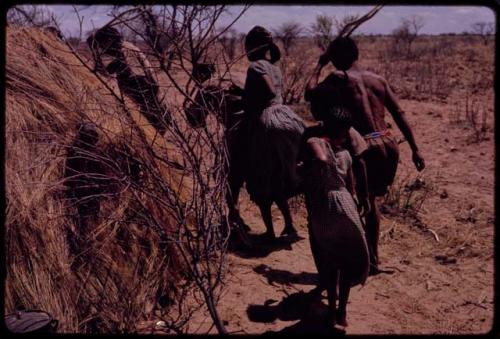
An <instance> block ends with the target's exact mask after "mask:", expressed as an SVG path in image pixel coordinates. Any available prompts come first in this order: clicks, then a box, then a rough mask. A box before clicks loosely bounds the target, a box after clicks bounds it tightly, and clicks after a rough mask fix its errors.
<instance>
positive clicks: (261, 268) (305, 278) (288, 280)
mask: <svg viewBox="0 0 500 339" xmlns="http://www.w3.org/2000/svg"><path fill="white" fill-rule="evenodd" d="M253 270H254V271H255V272H256V273H258V274H261V275H263V276H264V277H265V278H266V279H267V282H268V283H269V285H274V283H278V284H281V285H290V284H294V285H297V284H298V285H317V284H318V274H317V273H309V272H301V273H292V272H290V271H286V270H277V269H274V268H271V267H269V266H268V265H266V264H260V265H258V266H255V267H254V269H253Z"/></svg>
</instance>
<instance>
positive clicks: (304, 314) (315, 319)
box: [247, 290, 345, 336]
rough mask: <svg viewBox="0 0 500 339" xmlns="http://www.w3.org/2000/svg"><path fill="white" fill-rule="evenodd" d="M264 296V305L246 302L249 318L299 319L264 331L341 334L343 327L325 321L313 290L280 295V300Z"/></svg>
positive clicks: (325, 310)
mask: <svg viewBox="0 0 500 339" xmlns="http://www.w3.org/2000/svg"><path fill="white" fill-rule="evenodd" d="M275 303H277V301H276V300H272V299H270V300H267V301H266V302H265V303H264V305H250V306H248V308H247V315H248V318H249V319H250V320H251V321H253V322H260V323H270V322H273V321H275V320H276V319H279V320H283V321H294V320H299V321H298V322H296V323H295V324H293V325H291V326H288V327H285V328H284V329H282V330H280V331H276V332H274V331H268V332H265V333H264V334H267V335H269V334H329V335H330V336H332V335H333V336H336V335H337V336H342V335H344V334H345V332H344V331H342V330H340V329H337V328H334V327H332V326H329V325H328V318H327V314H328V308H327V306H326V305H325V304H324V303H323V302H322V301H321V295H320V294H318V293H317V291H316V290H312V291H310V292H308V293H305V292H302V291H301V292H297V293H293V294H290V295H288V296H286V297H284V298H283V299H282V300H281V302H280V303H278V304H276V305H273V304H275Z"/></svg>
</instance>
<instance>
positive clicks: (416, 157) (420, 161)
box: [413, 151, 425, 172]
mask: <svg viewBox="0 0 500 339" xmlns="http://www.w3.org/2000/svg"><path fill="white" fill-rule="evenodd" d="M413 163H414V164H415V167H416V168H417V171H419V172H420V171H421V170H423V169H424V168H425V161H424V158H422V156H421V155H420V153H419V152H418V151H415V152H413Z"/></svg>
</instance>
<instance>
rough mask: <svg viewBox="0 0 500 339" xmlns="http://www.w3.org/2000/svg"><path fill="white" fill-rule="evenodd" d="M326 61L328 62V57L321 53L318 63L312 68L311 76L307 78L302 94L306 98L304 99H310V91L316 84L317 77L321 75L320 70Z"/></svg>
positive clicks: (317, 81)
mask: <svg viewBox="0 0 500 339" xmlns="http://www.w3.org/2000/svg"><path fill="white" fill-rule="evenodd" d="M327 63H328V58H327V56H326V54H322V55H321V56H320V57H319V60H318V63H317V65H316V67H315V68H314V71H313V73H312V74H311V76H310V77H309V79H308V80H307V84H306V90H305V95H304V98H305V99H306V101H312V98H311V94H312V91H313V89H314V88H316V86H318V83H319V77H320V76H321V70H322V69H323V67H324V66H325V65H326V64H327Z"/></svg>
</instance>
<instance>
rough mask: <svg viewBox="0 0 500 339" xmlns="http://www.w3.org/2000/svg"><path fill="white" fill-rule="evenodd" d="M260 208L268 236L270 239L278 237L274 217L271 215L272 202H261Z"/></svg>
mask: <svg viewBox="0 0 500 339" xmlns="http://www.w3.org/2000/svg"><path fill="white" fill-rule="evenodd" d="M259 209H260V214H261V215H262V220H264V225H266V236H267V237H268V238H270V239H274V238H276V235H275V234H274V228H273V218H272V216H271V203H261V204H259Z"/></svg>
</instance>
